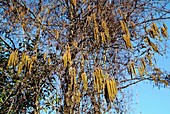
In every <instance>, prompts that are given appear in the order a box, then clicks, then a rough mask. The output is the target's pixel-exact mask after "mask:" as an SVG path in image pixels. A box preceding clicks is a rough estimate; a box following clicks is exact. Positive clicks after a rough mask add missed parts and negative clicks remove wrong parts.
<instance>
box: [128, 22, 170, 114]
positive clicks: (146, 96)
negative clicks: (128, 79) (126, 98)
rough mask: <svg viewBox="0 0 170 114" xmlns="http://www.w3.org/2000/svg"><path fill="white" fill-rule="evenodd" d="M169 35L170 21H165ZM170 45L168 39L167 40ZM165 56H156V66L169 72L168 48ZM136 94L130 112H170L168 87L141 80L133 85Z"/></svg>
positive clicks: (148, 113) (140, 113) (134, 113)
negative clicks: (155, 85) (156, 85)
mask: <svg viewBox="0 0 170 114" xmlns="http://www.w3.org/2000/svg"><path fill="white" fill-rule="evenodd" d="M166 24H167V26H168V33H169V36H170V21H166ZM168 44H169V46H170V41H168ZM168 52H169V53H167V55H166V56H164V57H160V56H158V57H157V59H158V63H157V64H158V66H159V67H160V68H163V69H165V70H167V71H168V72H170V49H169V50H168ZM133 90H135V93H136V95H135V96H134V97H135V98H134V102H135V103H136V104H135V105H134V107H132V108H133V110H134V112H132V113H131V114H170V88H160V89H158V88H157V87H153V85H152V84H150V83H149V82H142V83H139V84H137V85H135V86H134V87H133Z"/></svg>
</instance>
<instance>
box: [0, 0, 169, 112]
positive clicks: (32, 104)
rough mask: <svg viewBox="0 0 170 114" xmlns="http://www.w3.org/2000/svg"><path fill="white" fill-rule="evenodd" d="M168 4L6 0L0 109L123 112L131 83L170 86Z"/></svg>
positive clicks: (0, 30)
mask: <svg viewBox="0 0 170 114" xmlns="http://www.w3.org/2000/svg"><path fill="white" fill-rule="evenodd" d="M167 6H168V3H166V2H162V3H160V2H153V1H152V0H145V1H143V0H135V1H133V0H121V1H120V0H114V1H113V0H50V1H45V0H36V1H35V0H29V1H27V0H4V1H0V8H1V9H0V14H1V15H2V16H1V18H0V20H1V21H0V26H1V27H0V34H1V36H0V51H1V52H0V57H1V59H0V61H1V63H0V74H1V76H0V80H1V82H0V92H1V94H0V113H35V114H37V113H40V111H41V110H44V111H47V109H48V108H49V109H51V110H52V111H55V112H58V113H59V112H60V113H66V114H67V113H105V112H109V111H112V112H115V113H123V112H126V111H128V109H126V108H125V106H126V103H125V101H126V100H127V98H126V95H127V94H125V93H126V92H125V90H126V89H125V88H127V87H129V86H131V85H133V84H136V83H138V82H141V81H144V80H150V81H154V82H155V84H156V85H160V84H161V85H162V84H164V85H166V86H168V85H169V83H168V80H169V77H168V76H166V72H165V71H162V70H161V69H159V67H157V65H156V59H155V55H164V54H165V53H166V48H167V45H166V41H167V38H168V34H167V27H166V25H165V24H164V23H162V20H165V19H170V17H169V16H168V14H169V13H170V12H169V8H168V7H167Z"/></svg>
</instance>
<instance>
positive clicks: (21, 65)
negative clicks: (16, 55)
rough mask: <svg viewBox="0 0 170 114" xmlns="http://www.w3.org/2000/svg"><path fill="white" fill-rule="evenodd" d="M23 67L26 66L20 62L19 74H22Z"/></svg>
mask: <svg viewBox="0 0 170 114" xmlns="http://www.w3.org/2000/svg"><path fill="white" fill-rule="evenodd" d="M23 66H24V64H23V63H22V62H20V63H19V65H18V74H20V73H21V71H22V68H23Z"/></svg>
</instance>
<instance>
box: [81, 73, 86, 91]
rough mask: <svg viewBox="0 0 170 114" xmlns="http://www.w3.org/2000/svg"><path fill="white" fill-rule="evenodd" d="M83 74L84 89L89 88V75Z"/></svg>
mask: <svg viewBox="0 0 170 114" xmlns="http://www.w3.org/2000/svg"><path fill="white" fill-rule="evenodd" d="M81 76H82V80H83V87H84V90H87V76H86V73H82V74H81Z"/></svg>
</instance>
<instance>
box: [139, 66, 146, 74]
mask: <svg viewBox="0 0 170 114" xmlns="http://www.w3.org/2000/svg"><path fill="white" fill-rule="evenodd" d="M138 71H139V75H140V76H141V77H142V76H143V75H144V73H145V69H144V67H143V66H142V67H138Z"/></svg>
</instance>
